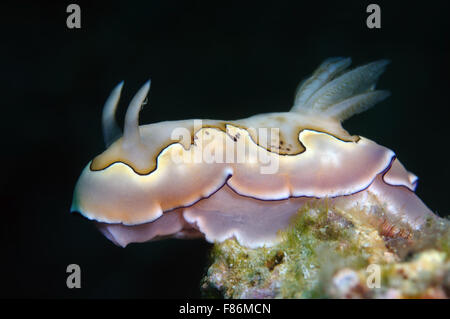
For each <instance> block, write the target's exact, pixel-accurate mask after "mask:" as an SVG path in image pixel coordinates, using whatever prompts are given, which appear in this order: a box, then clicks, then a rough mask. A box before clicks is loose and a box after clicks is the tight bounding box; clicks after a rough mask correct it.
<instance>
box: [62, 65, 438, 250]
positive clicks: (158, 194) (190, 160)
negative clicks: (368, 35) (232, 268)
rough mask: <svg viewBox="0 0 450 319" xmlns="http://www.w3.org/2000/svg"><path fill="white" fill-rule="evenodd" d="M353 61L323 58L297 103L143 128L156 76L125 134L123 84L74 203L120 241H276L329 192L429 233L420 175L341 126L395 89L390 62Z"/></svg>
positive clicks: (109, 104) (133, 108) (344, 204)
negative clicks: (381, 85) (387, 83)
mask: <svg viewBox="0 0 450 319" xmlns="http://www.w3.org/2000/svg"><path fill="white" fill-rule="evenodd" d="M350 64H351V59H350V58H330V59H327V60H325V61H324V62H323V63H322V64H321V65H320V66H319V68H318V69H317V70H316V71H315V72H314V73H313V74H312V75H311V76H310V77H309V78H307V79H306V80H305V81H303V82H302V83H300V85H299V87H298V89H297V92H296V96H295V101H294V106H293V107H292V109H291V110H290V111H289V112H277V113H268V114H260V115H255V116H251V117H249V118H245V119H241V120H233V121H226V120H181V121H167V122H159V123H153V124H148V125H139V120H138V118H139V112H140V111H141V108H142V106H143V105H144V104H145V103H146V97H147V94H148V91H149V89H150V81H148V82H147V83H145V84H144V86H143V87H142V88H141V89H140V90H139V91H138V92H137V93H136V95H135V96H134V98H133V99H132V101H131V102H130V105H129V107H128V109H127V112H126V115H125V121H124V131H123V134H122V133H121V130H120V129H119V127H118V125H117V123H116V120H115V110H116V108H117V104H118V101H119V98H120V94H121V90H122V86H123V82H122V83H120V84H119V85H118V86H117V87H116V88H115V89H114V90H113V91H112V93H111V95H110V96H109V98H108V99H107V101H106V103H105V105H104V108H103V116H102V124H103V131H104V137H105V142H106V146H107V149H106V150H105V151H104V152H103V153H101V154H100V155H98V156H97V157H95V158H94V159H93V160H92V161H91V162H89V163H88V165H87V166H86V167H85V168H84V170H83V172H82V174H81V176H80V178H79V180H78V182H77V184H76V188H75V191H74V197H73V203H72V208H71V211H72V212H79V213H81V214H82V215H83V216H85V217H87V218H88V219H90V220H94V221H96V223H97V224H98V226H99V228H100V230H101V231H102V233H103V234H104V235H105V236H106V237H107V238H108V239H110V240H111V241H113V242H114V243H115V244H117V245H120V246H123V247H125V246H126V245H127V244H129V243H132V242H144V241H149V240H153V239H157V238H165V237H175V238H193V237H199V236H203V237H204V238H206V240H207V241H209V242H221V241H224V240H226V239H228V238H231V237H234V238H235V239H236V240H237V241H238V242H239V243H240V244H241V245H244V246H246V247H250V248H256V247H262V246H271V245H274V244H276V243H277V242H279V240H280V236H279V231H280V230H283V229H285V228H286V227H288V225H289V223H290V220H291V219H292V217H293V215H295V214H296V213H297V212H298V211H299V208H301V207H302V206H303V205H306V204H308V203H310V202H311V201H315V200H323V199H326V200H329V201H330V204H332V205H334V207H335V208H337V209H341V210H347V211H349V210H351V209H352V207H356V206H359V207H363V208H364V209H367V210H369V211H370V210H371V209H374V208H378V209H382V210H383V212H385V213H386V214H387V215H389V216H394V217H395V218H396V220H397V221H399V222H401V223H403V224H405V225H408V227H410V229H412V230H420V229H421V227H422V226H423V225H424V224H425V221H426V220H427V219H428V218H434V217H435V216H436V215H434V214H433V212H432V211H430V210H429V209H428V208H427V206H425V204H424V203H423V202H422V201H421V200H420V199H419V198H418V197H417V196H416V195H415V193H414V190H415V188H416V185H417V177H416V176H415V175H414V174H412V173H410V172H408V171H407V170H406V169H405V168H404V166H403V165H402V164H401V163H400V161H399V160H398V159H397V157H396V155H395V153H394V152H393V151H391V150H390V149H388V148H386V147H383V146H381V145H379V144H377V143H375V142H373V141H371V140H369V139H367V138H364V137H362V136H354V135H350V134H349V133H348V132H347V131H346V130H345V129H344V128H343V127H342V124H341V123H342V122H343V121H344V120H346V119H348V118H349V117H351V116H352V115H354V114H356V113H359V112H362V111H364V110H366V109H368V108H369V107H371V106H373V105H374V104H375V103H377V102H380V101H381V100H383V99H385V98H386V97H387V96H388V95H389V93H388V92H387V91H383V90H376V89H375V85H376V82H377V80H378V78H379V77H380V75H381V74H382V73H383V72H384V70H385V68H386V65H387V64H388V61H387V60H380V61H375V62H372V63H369V64H366V65H363V66H359V67H357V68H354V69H351V70H349V69H348V67H349V66H350Z"/></svg>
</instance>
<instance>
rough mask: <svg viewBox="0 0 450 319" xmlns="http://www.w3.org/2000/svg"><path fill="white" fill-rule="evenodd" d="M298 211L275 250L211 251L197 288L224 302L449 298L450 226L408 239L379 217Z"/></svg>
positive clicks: (235, 247)
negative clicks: (306, 299)
mask: <svg viewBox="0 0 450 319" xmlns="http://www.w3.org/2000/svg"><path fill="white" fill-rule="evenodd" d="M312 203H314V204H312V205H308V206H305V207H303V208H302V209H301V210H300V211H299V212H298V214H297V216H296V217H295V218H294V219H293V220H292V223H291V225H290V227H289V228H288V229H286V230H285V231H283V232H280V234H279V235H280V242H279V243H278V244H276V245H275V246H272V247H263V248H257V249H250V248H246V247H243V246H241V245H239V244H238V242H237V241H236V240H235V239H229V240H227V241H225V242H222V243H216V244H215V245H214V247H213V249H212V252H211V265H210V267H209V269H208V270H207V273H206V275H205V277H204V278H203V281H202V284H201V288H202V291H203V294H204V296H205V297H224V298H447V297H449V296H450V258H449V243H450V228H449V225H450V222H449V221H448V220H446V219H433V220H430V222H429V223H427V224H426V225H425V226H424V227H423V229H421V230H420V232H419V231H413V230H412V229H410V228H409V227H408V226H407V225H405V224H402V222H401V221H398V220H393V219H392V217H389V216H385V214H384V212H383V211H380V210H378V211H369V212H368V211H367V210H361V211H356V210H354V211H349V212H343V211H338V210H336V209H335V208H333V207H330V206H329V205H328V202H327V201H326V200H320V201H316V202H312Z"/></svg>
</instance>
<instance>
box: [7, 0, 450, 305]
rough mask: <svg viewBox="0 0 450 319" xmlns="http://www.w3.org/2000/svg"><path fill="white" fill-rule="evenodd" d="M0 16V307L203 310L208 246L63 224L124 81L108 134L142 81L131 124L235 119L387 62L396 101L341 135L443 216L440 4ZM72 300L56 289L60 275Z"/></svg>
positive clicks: (88, 9)
mask: <svg viewBox="0 0 450 319" xmlns="http://www.w3.org/2000/svg"><path fill="white" fill-rule="evenodd" d="M72 2H75V3H78V4H79V5H80V6H81V15H82V21H81V23H82V28H81V30H77V29H73V30H69V29H67V27H66V18H67V15H68V14H67V13H66V6H67V5H68V4H69V3H71V2H67V1H60V2H57V3H56V4H51V3H49V2H42V1H33V2H31V1H30V2H28V3H24V2H15V3H9V4H6V3H4V4H2V7H1V31H0V32H1V34H0V35H1V53H0V54H1V56H0V57H1V59H0V66H1V83H0V90H1V92H2V99H1V103H2V113H1V114H2V115H1V118H2V125H1V128H2V130H3V132H2V144H1V145H2V162H3V161H5V162H4V163H3V165H2V178H1V187H2V203H6V205H3V206H2V212H1V214H2V215H1V216H2V220H1V222H0V225H1V226H0V227H1V243H2V253H1V255H0V256H1V257H0V264H1V266H0V267H1V274H0V276H1V281H0V296H1V297H64V298H71V297H88V298H89V297H97V298H109V297H114V298H116V297H118V298H122V297H144V298H150V297H151V298H168V297H181V298H182V297H199V296H200V294H199V281H200V278H201V277H202V275H203V274H204V272H205V269H206V268H205V267H206V266H207V256H208V249H209V247H210V245H209V244H207V243H206V242H204V241H201V240H195V241H181V240H165V241H159V242H151V243H145V244H132V245H130V246H129V247H127V248H126V249H122V248H118V247H115V246H114V245H113V244H112V243H111V242H109V241H108V240H107V239H106V238H104V237H103V236H102V235H101V234H100V233H99V232H98V231H97V230H96V229H95V227H94V226H93V225H92V224H91V223H89V222H88V221H86V220H84V219H83V218H81V217H79V216H77V215H72V214H69V208H70V204H71V199H72V198H71V197H72V191H73V188H74V185H75V182H76V180H77V178H78V176H79V174H80V172H81V170H82V168H83V167H84V166H85V165H86V163H87V162H88V161H89V160H90V159H92V158H93V157H94V156H95V155H97V154H98V153H100V152H102V151H103V150H104V146H103V138H102V135H101V126H100V120H101V110H102V106H103V103H104V101H105V99H106V97H107V96H108V94H109V93H110V91H111V90H112V88H113V87H114V86H115V85H116V84H117V83H118V82H120V81H121V80H125V87H124V91H123V94H122V99H121V104H120V110H119V113H118V119H119V122H120V123H122V122H123V116H124V112H125V109H126V105H127V104H128V102H129V101H130V99H131V98H132V96H133V94H134V93H135V92H136V91H137V90H138V88H139V87H140V86H141V85H142V84H143V83H144V82H145V81H146V80H147V79H148V78H149V77H151V79H152V87H151V93H150V102H149V104H148V105H147V106H146V107H145V109H144V111H143V112H142V113H141V120H140V122H141V123H150V122H158V121H162V120H175V119H185V118H220V119H237V118H242V117H246V116H250V115H253V114H256V113H262V112H279V111H287V110H289V108H290V107H291V105H292V101H293V97H294V91H295V88H296V86H297V84H298V83H299V82H300V81H301V80H302V79H303V78H304V77H305V76H307V75H308V74H310V73H311V72H312V71H313V70H314V69H315V68H316V66H317V65H318V64H319V63H320V62H322V60H324V59H325V58H327V57H331V56H351V57H353V61H354V65H359V64H362V63H367V62H370V61H373V60H377V59H381V58H387V59H390V60H391V61H392V63H391V65H389V67H388V70H387V72H386V73H385V74H384V75H383V76H382V77H381V80H380V81H379V83H378V87H379V88H382V89H389V90H390V91H391V92H392V96H391V97H390V98H389V99H388V100H386V101H384V102H382V103H380V104H379V105H377V106H376V107H375V108H373V109H371V110H370V111H367V112H365V113H363V114H360V115H357V116H354V117H353V118H351V119H350V120H348V121H347V122H345V124H344V126H345V128H346V129H347V130H349V132H350V133H352V134H358V135H362V136H365V137H368V138H370V139H372V140H374V141H376V142H378V143H380V144H382V145H385V146H387V147H389V148H391V149H393V150H394V151H395V152H396V153H397V154H398V156H399V158H400V160H401V161H402V162H403V164H405V166H406V167H407V168H408V169H409V170H410V171H412V172H414V173H415V174H417V175H418V176H419V177H420V181H419V187H418V190H417V193H418V195H419V196H420V197H421V198H422V200H423V201H424V202H425V203H426V204H427V205H428V206H429V207H430V208H431V209H432V210H434V211H436V212H438V213H439V214H440V215H446V213H447V212H448V207H446V206H445V204H446V203H447V201H448V198H447V197H448V193H447V190H448V186H447V185H448V184H447V183H448V182H447V180H448V178H449V177H450V176H449V175H450V174H449V168H448V157H447V148H448V144H449V143H448V138H449V134H448V127H447V125H448V116H447V109H448V107H449V105H448V92H449V89H450V87H449V81H448V76H449V74H450V68H449V36H448V32H447V27H448V23H449V22H448V21H449V19H448V15H449V12H450V11H449V10H448V9H449V8H448V5H446V4H445V3H446V1H439V2H438V1H426V2H421V3H422V4H414V3H412V2H410V1H390V2H388V1H372V2H375V3H378V4H379V5H380V6H381V10H382V28H381V30H375V29H374V30H369V29H368V28H367V27H366V25H365V20H366V17H367V15H368V14H367V13H366V7H367V5H368V4H369V3H370V2H368V1H332V2H331V1H329V2H324V1H291V2H284V1H270V2H269V1H266V2H261V1H260V2H246V4H243V3H240V2H230V1H223V2H221V1H175V0H169V1H148V2H147V1H142V2H141V1H134V2H133V1H120V2H97V1H95V3H93V2H94V1H92V2H87V1H86V2H84V1H83V2H81V1H72ZM71 263H76V264H79V265H80V266H81V269H82V288H81V289H78V290H77V289H74V290H70V289H67V287H66V276H67V274H66V272H65V271H66V267H67V265H68V264H71Z"/></svg>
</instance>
